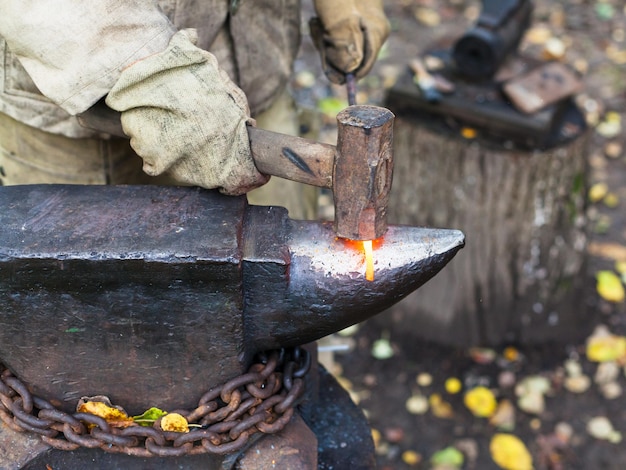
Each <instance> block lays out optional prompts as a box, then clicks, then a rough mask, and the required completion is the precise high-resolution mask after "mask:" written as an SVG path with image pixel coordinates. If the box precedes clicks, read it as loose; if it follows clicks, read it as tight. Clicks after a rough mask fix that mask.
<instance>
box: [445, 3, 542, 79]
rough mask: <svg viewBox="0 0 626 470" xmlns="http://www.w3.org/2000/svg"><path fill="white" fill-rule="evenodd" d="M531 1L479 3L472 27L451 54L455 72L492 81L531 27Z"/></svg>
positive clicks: (459, 40)
mask: <svg viewBox="0 0 626 470" xmlns="http://www.w3.org/2000/svg"><path fill="white" fill-rule="evenodd" d="M532 9H533V8H532V2H531V1H530V0H482V9H481V12H480V16H479V17H478V20H477V21H476V23H475V24H474V26H473V27H472V28H471V29H470V30H469V31H467V32H466V33H465V34H464V35H463V36H461V38H459V39H458V40H457V41H456V43H455V45H454V48H453V50H452V58H453V60H454V63H455V65H456V68H457V72H458V73H459V74H461V75H462V76H464V77H468V78H472V79H479V80H484V79H488V78H491V77H493V75H494V74H495V73H496V71H497V70H498V68H499V67H500V65H502V63H503V62H504V60H505V59H506V57H507V56H508V55H509V54H510V53H511V51H513V50H514V49H515V48H516V47H517V45H518V44H519V41H520V39H521V37H522V35H523V34H524V32H525V31H526V29H527V28H528V26H529V25H530V15H531V13H532Z"/></svg>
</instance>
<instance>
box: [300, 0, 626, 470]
mask: <svg viewBox="0 0 626 470" xmlns="http://www.w3.org/2000/svg"><path fill="white" fill-rule="evenodd" d="M479 6H480V4H479V3H478V2H464V1H461V0H413V1H411V0H387V1H385V9H386V11H387V14H388V16H389V18H390V21H391V24H392V26H393V31H392V34H391V37H390V39H389V41H388V43H387V45H386V47H385V49H384V51H383V53H382V54H381V57H380V60H379V62H378V63H377V65H376V67H375V69H374V71H373V74H372V75H371V77H370V78H368V79H366V80H362V81H361V82H360V83H359V89H360V90H361V92H360V93H359V98H358V100H359V103H360V104H363V103H364V102H369V103H373V104H381V103H382V102H383V100H384V94H385V89H386V88H389V87H390V86H392V85H393V83H394V78H395V77H396V76H397V75H398V73H399V71H400V70H403V69H404V68H405V67H406V64H407V62H408V60H409V59H410V58H412V57H414V56H416V55H418V54H419V53H420V51H422V50H423V49H424V48H425V47H426V46H427V45H428V44H429V43H432V42H433V41H436V40H438V39H439V38H441V37H443V36H446V35H450V34H457V35H458V34H461V33H462V32H463V31H465V29H467V27H468V25H470V24H471V22H472V19H473V18H475V15H476V13H477V11H478V9H479ZM308 13H310V7H306V8H305V15H306V14H308ZM531 29H532V32H531V33H530V36H527V41H526V42H525V46H524V47H528V48H529V50H530V51H531V52H532V48H535V49H537V50H543V49H545V46H544V43H545V41H546V39H549V38H551V40H550V41H548V43H549V44H550V46H549V50H551V51H553V52H554V53H556V54H558V53H559V52H558V51H559V48H560V47H561V46H562V47H563V50H564V53H563V57H562V59H561V60H563V61H564V62H566V63H568V64H570V65H571V66H573V67H574V68H575V69H577V70H578V71H579V72H581V73H583V76H584V82H585V90H584V92H583V93H582V94H581V95H580V96H579V97H578V103H579V104H580V106H581V108H582V109H583V110H584V112H585V114H586V115H587V119H588V122H589V123H590V124H591V128H592V133H593V135H592V143H591V145H590V149H589V156H588V158H589V165H590V167H589V168H590V169H589V173H588V175H587V176H588V181H589V184H590V185H592V186H593V185H596V183H601V184H604V185H606V186H602V185H599V186H597V185H596V186H593V188H594V191H597V193H594V194H590V197H591V199H590V204H589V210H588V218H589V222H588V225H589V232H590V242H589V247H588V252H589V262H588V268H587V270H586V271H585V272H581V273H580V276H584V277H585V279H586V280H587V282H586V286H587V289H586V292H585V297H586V299H587V301H586V303H585V304H584V305H581V306H580V308H581V315H590V316H593V317H594V319H595V318H597V321H595V324H594V327H597V326H598V325H604V327H605V328H607V329H608V330H609V331H610V332H611V333H612V334H614V335H616V337H617V340H618V344H622V343H620V341H622V339H621V338H622V337H623V335H625V334H626V306H625V303H624V300H619V296H618V298H617V299H614V300H613V301H610V300H606V297H607V294H605V293H600V292H599V291H598V289H597V283H596V274H597V273H598V272H599V271H601V270H604V271H610V272H612V273H614V274H617V275H618V276H619V270H620V269H621V268H620V267H619V266H616V262H617V261H622V262H623V261H626V248H625V247H626V211H624V209H623V206H624V204H626V154H625V152H623V151H622V149H623V148H624V145H626V143H625V140H626V138H625V137H624V133H623V132H622V130H621V129H622V126H621V122H622V121H624V119H625V116H624V114H626V113H625V111H626V108H625V106H624V104H625V102H626V80H624V78H623V77H624V76H625V75H624V73H625V72H626V7H625V6H624V3H623V1H622V0H562V1H555V0H536V1H535V11H534V15H533V27H532V28H531ZM293 89H294V92H295V96H296V98H297V100H298V101H299V103H300V105H301V106H302V107H312V108H316V109H318V110H319V109H321V108H324V106H325V104H327V103H328V102H329V100H328V98H329V97H338V98H340V99H341V98H344V97H345V91H344V90H343V88H341V87H336V86H334V87H331V86H329V85H328V83H327V82H326V81H325V78H324V76H323V74H321V72H320V69H319V65H318V64H317V56H316V54H315V53H314V49H313V47H312V45H311V43H310V40H309V39H308V38H306V37H305V41H304V43H303V47H302V53H301V55H300V57H299V59H298V61H297V64H296V70H295V74H294V83H293ZM326 111H327V112H328V110H326ZM328 122H332V120H328V121H327V122H326V123H328ZM327 127H328V126H327ZM326 130H327V129H326ZM331 133H332V130H331ZM328 139H329V140H330V141H332V136H330V137H328ZM622 282H623V281H622ZM621 285H622V287H623V283H622V284H621ZM617 290H618V292H619V288H617ZM383 315H384V314H383ZM593 333H594V328H591V329H589V331H583V332H581V337H590V336H591V335H592V334H593ZM380 337H381V331H380V329H379V328H378V327H375V326H374V325H373V324H371V323H367V322H366V323H364V324H362V325H360V328H359V329H358V331H356V333H353V334H352V335H351V336H350V337H349V338H348V339H345V338H344V339H341V338H340V339H339V341H340V342H341V341H344V342H345V343H347V344H352V345H353V348H352V349H351V351H350V352H348V353H345V354H336V355H335V358H336V362H337V364H336V368H335V370H334V372H335V373H336V374H337V375H338V376H339V377H340V380H342V383H343V384H344V386H345V387H346V388H347V389H349V390H350V391H351V393H352V395H353V397H354V398H355V400H358V401H359V405H360V406H361V407H362V408H363V409H364V410H365V412H366V414H367V416H368V418H369V422H370V424H371V427H372V429H373V433H374V434H375V435H376V437H377V439H376V440H377V459H378V464H379V468H381V469H405V468H414V469H427V468H438V469H444V468H448V469H453V468H464V469H498V468H503V467H502V466H499V465H497V464H496V463H495V462H494V457H493V455H492V449H490V443H491V442H492V438H493V436H494V435H496V434H498V433H504V434H511V435H514V436H517V437H518V438H519V439H520V440H521V441H522V443H523V445H524V447H525V448H526V449H528V451H529V452H530V455H531V456H532V459H533V467H534V468H535V469H538V470H540V469H553V470H558V469H585V470H592V469H623V468H626V446H625V445H624V443H623V441H621V442H620V438H621V434H624V433H626V408H625V407H624V405H623V404H624V395H622V394H621V388H623V387H626V378H625V375H626V374H625V373H626V369H625V368H624V362H619V361H617V362H616V361H610V360H605V361H603V362H598V361H592V360H590V357H589V356H588V354H587V350H586V342H585V341H584V340H581V341H580V342H578V343H575V344H547V345H540V346H532V347H531V346H526V345H507V344H501V345H496V346H492V347H491V348H490V349H484V350H479V349H472V350H468V349H454V348H449V347H442V346H439V345H435V344H427V343H425V342H423V341H414V342H411V344H406V343H400V342H396V341H394V338H393V337H392V338H389V341H390V346H391V349H392V351H393V355H392V357H390V358H387V359H376V358H374V357H373V355H372V346H373V344H374V342H375V340H377V339H379V338H380ZM477 346H478V345H477ZM618 356H619V354H618ZM591 359H593V358H591ZM604 359H607V358H604ZM609 359H610V358H609ZM621 359H622V360H623V359H624V357H622V358H621ZM606 364H609V365H606ZM578 366H580V367H581V368H582V371H581V372H577V371H576V370H575V369H576V368H577V367H578ZM613 370H617V372H618V374H617V377H615V378H613V377H612V375H613V372H611V371H613ZM598 373H600V374H603V373H604V374H608V375H609V376H611V377H609V378H608V379H606V378H605V379H603V378H602V377H600V376H599V375H598ZM572 374H573V375H576V374H577V375H578V377H588V378H589V379H590V385H589V386H588V387H585V386H584V385H583V386H580V390H578V391H577V392H576V391H575V390H576V386H575V385H572V384H571V383H570V382H568V381H567V377H568V376H571V375H572ZM450 378H458V379H459V381H460V385H461V390H460V392H458V393H451V392H454V391H455V390H454V385H455V384H454V382H451V381H448V382H446V381H447V380H448V379H450ZM528 378H532V379H537V378H539V379H538V380H535V383H536V384H537V383H538V384H545V383H547V384H548V387H547V388H548V389H549V390H548V391H547V392H546V393H545V394H543V395H544V401H543V403H541V400H539V402H538V403H534V405H535V409H534V410H532V409H531V408H530V407H529V406H531V405H524V404H520V402H519V401H518V400H520V393H521V392H520V386H521V385H520V384H522V383H528V382H524V379H528ZM545 379H547V381H545ZM585 380H586V379H584V380H583V379H581V380H580V381H582V382H583V383H584V382H585ZM580 381H579V382H580ZM603 381H604V382H610V383H611V384H612V385H611V386H610V387H611V390H612V392H607V388H606V387H605V386H603V385H602V383H603ZM615 384H617V385H615ZM481 385H482V386H485V387H487V388H488V389H489V390H490V391H491V392H492V393H493V394H494V396H495V398H496V400H497V402H498V404H499V406H500V411H499V414H498V415H497V416H498V418H492V419H489V418H485V417H476V416H474V414H472V412H471V411H470V410H469V409H468V407H467V405H466V404H465V403H464V396H465V393H466V392H467V391H468V390H471V389H472V388H475V387H477V386H481ZM539 386H542V385H539ZM603 387H604V388H603ZM516 389H517V393H516ZM539 395H541V393H539ZM433 396H434V401H433ZM521 396H522V397H523V396H524V394H523V393H522V395H521ZM533 396H535V397H536V396H537V395H533ZM412 397H413V398H412ZM416 397H417V398H416ZM437 397H439V401H437ZM410 398H411V400H410V401H409V399H410ZM507 402H508V403H509V404H511V405H512V406H509V407H507V406H506V403H507ZM503 403H505V405H503ZM407 405H408V407H409V408H411V411H409V410H408V409H407ZM411 406H412V407H411ZM598 417H606V418H608V419H609V422H610V423H611V424H612V426H613V429H612V430H611V429H608V430H606V429H603V428H602V425H603V424H605V423H606V422H605V421H602V420H600V421H598V420H594V418H598ZM590 423H591V425H590ZM593 423H596V425H597V426H599V428H601V429H600V430H599V431H597V430H596V431H594V430H593V429H590V426H591V428H593V426H594V424H593ZM598 423H600V424H598ZM620 433H621V434H620ZM592 434H593V435H592ZM449 447H452V448H453V449H454V450H452V451H450V450H449V451H448V452H447V453H443V454H442V453H440V451H442V450H444V449H446V448H449ZM456 451H460V452H461V455H462V457H463V462H462V463H459V462H458V461H457V462H456V463H457V465H456V466H454V465H452V466H451V464H452V463H453V461H454V459H455V458H457V457H456V456H457V452H456ZM433 458H434V459H433ZM437 461H439V463H437ZM442 461H443V462H444V463H445V462H448V466H447V467H446V466H445V465H443V464H442V463H441V462H442ZM516 461H518V462H521V460H520V459H519V458H517V459H516ZM510 468H520V470H522V469H523V468H530V467H528V466H527V467H524V466H520V467H510Z"/></svg>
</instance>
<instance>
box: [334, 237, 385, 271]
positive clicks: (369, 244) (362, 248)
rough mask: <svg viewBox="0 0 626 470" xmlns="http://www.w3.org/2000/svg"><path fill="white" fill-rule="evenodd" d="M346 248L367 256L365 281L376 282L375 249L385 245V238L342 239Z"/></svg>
mask: <svg viewBox="0 0 626 470" xmlns="http://www.w3.org/2000/svg"><path fill="white" fill-rule="evenodd" d="M341 240H343V243H344V246H346V247H349V248H351V249H353V250H357V251H359V252H361V253H364V254H365V279H367V280H368V281H373V280H374V248H377V247H379V246H380V245H381V244H382V243H383V237H380V238H377V239H376V240H363V241H359V240H350V239H349V238H342V239H341Z"/></svg>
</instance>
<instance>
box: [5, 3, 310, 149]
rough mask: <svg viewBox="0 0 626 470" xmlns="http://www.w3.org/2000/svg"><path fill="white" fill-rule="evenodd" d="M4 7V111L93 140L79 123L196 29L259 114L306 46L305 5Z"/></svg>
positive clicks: (49, 128) (202, 42)
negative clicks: (147, 62)
mask: <svg viewBox="0 0 626 470" xmlns="http://www.w3.org/2000/svg"><path fill="white" fill-rule="evenodd" d="M230 3H231V2H230V0H99V1H97V2H85V1H84V0H0V54H2V57H3V62H2V64H0V112H2V113H5V114H7V115H9V116H11V117H13V118H14V119H17V120H18V121H21V122H23V123H25V124H28V125H31V126H34V127H37V128H39V129H42V130H44V131H48V132H52V133H56V134H63V135H66V136H69V137H92V136H94V135H95V133H94V132H93V131H90V130H87V129H84V128H83V127H81V126H80V125H79V124H78V123H77V121H76V118H75V117H74V115H75V114H77V113H80V112H82V111H85V110H86V109H88V108H89V107H91V106H92V105H93V104H94V103H95V102H96V101H98V100H99V99H100V98H101V97H103V96H104V95H106V93H107V92H108V91H109V90H110V89H111V87H112V86H113V84H114V83H115V82H116V80H117V78H118V77H119V74H120V72H121V71H122V70H123V69H124V68H125V67H127V66H129V65H130V64H132V63H133V62H135V61H137V60H140V59H142V58H144V57H147V56H148V55H150V54H154V53H156V52H160V51H161V50H163V49H165V47H166V46H167V44H168V42H169V39H170V38H171V36H172V35H173V34H174V33H175V32H176V31H177V30H178V29H183V28H196V29H197V31H198V46H199V47H201V48H203V49H206V50H208V51H210V52H212V53H213V54H215V56H216V57H217V59H218V61H219V63H220V66H221V67H222V68H224V69H225V70H226V71H227V72H228V74H229V75H230V76H231V78H232V79H233V80H234V81H235V82H236V83H237V84H238V85H239V86H240V87H241V88H242V89H243V90H244V92H245V93H246V95H247V97H248V101H249V103H250V108H251V110H252V113H253V115H254V114H255V113H258V112H260V111H263V110H264V109H265V108H267V107H268V106H269V105H270V104H271V102H272V101H273V99H274V98H275V97H276V96H277V95H278V94H279V93H280V92H281V91H282V89H283V88H284V86H285V84H286V82H287V80H288V78H289V75H290V73H291V68H292V64H293V60H294V59H295V56H296V54H297V51H298V48H299V41H300V35H299V30H300V8H299V6H300V0H239V8H238V9H237V11H236V13H235V14H234V15H233V14H231V12H230Z"/></svg>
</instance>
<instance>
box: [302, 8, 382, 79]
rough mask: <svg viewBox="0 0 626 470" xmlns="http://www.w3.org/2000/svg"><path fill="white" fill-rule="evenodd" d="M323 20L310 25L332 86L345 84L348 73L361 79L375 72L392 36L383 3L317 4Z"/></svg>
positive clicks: (320, 18) (317, 10) (317, 20)
mask: <svg viewBox="0 0 626 470" xmlns="http://www.w3.org/2000/svg"><path fill="white" fill-rule="evenodd" d="M314 3H315V10H316V12H317V14H318V16H319V18H313V19H312V20H311V21H310V23H309V26H310V29H311V37H312V38H313V42H314V43H315V47H317V49H318V51H319V52H320V55H321V58H322V67H323V68H324V72H325V73H326V75H327V76H328V79H329V80H330V81H331V82H334V83H339V84H342V83H344V82H345V80H346V79H345V75H346V74H347V73H354V74H355V76H356V77H357V78H361V77H363V76H365V75H367V73H368V72H369V71H370V70H371V68H372V66H373V65H374V62H375V61H376V56H377V55H378V51H379V50H380V48H381V47H382V45H383V43H384V42H385V39H387V36H388V35H389V22H388V21H387V17H386V16H385V12H384V11H383V2H382V0H342V1H339V2H338V1H337V0H315V2H314Z"/></svg>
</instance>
